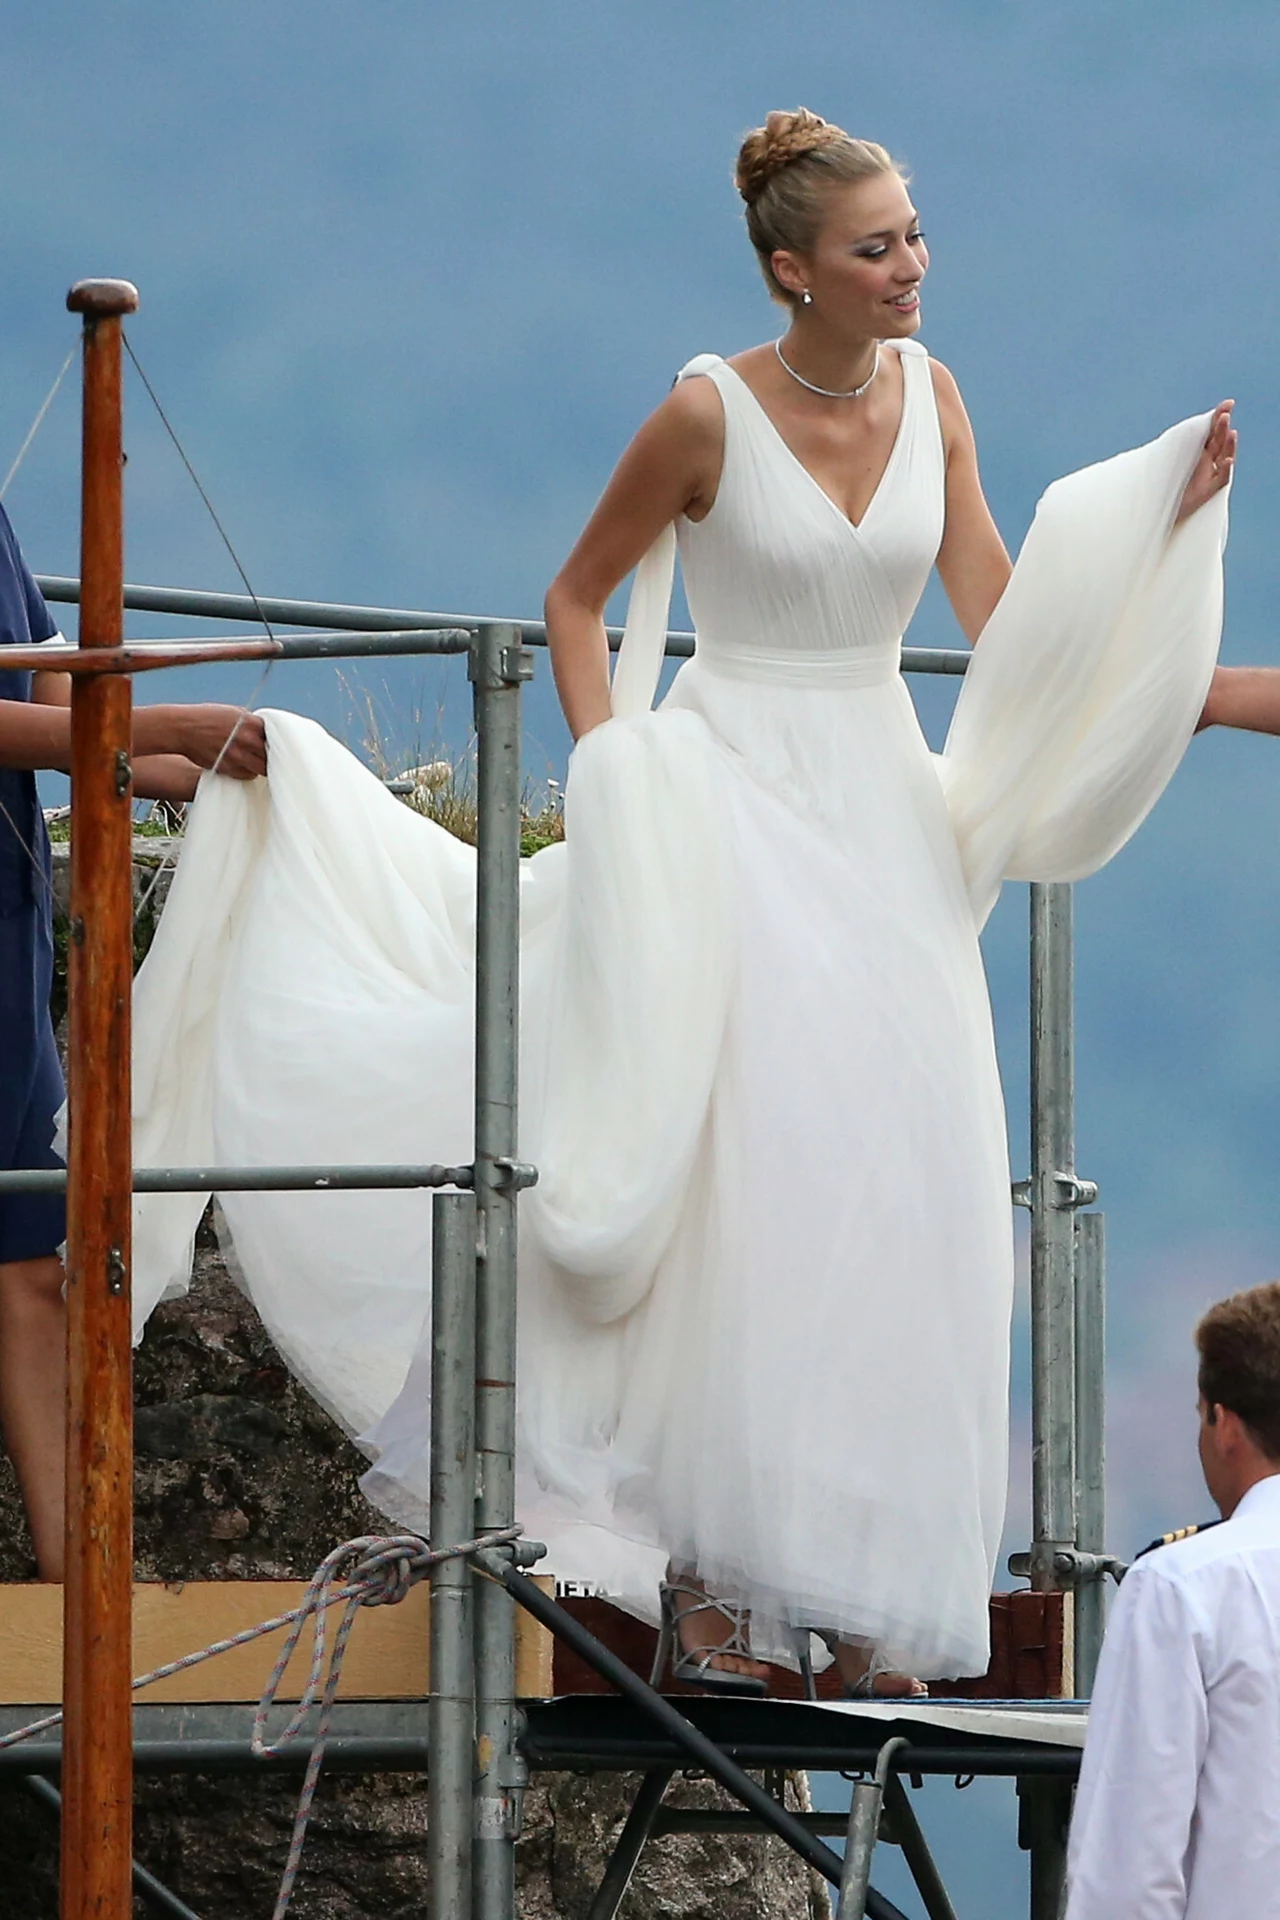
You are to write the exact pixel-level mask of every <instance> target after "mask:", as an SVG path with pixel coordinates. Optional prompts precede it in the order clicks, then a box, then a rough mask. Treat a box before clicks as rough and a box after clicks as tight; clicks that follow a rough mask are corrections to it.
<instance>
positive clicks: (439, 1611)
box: [427, 1193, 476, 1920]
mask: <svg viewBox="0 0 1280 1920" xmlns="http://www.w3.org/2000/svg"><path fill="white" fill-rule="evenodd" d="M475 1274H476V1203H475V1197H474V1195H472V1194H469V1193H438V1194H437V1195H436V1197H435V1201H434V1203H433V1207H432V1239H431V1541H432V1544H433V1545H434V1546H439V1545H442V1544H444V1543H445V1542H447V1541H453V1540H465V1539H467V1537H468V1535H469V1534H470V1531H471V1523H472V1519H473V1516H474V1513H475V1499H476V1450H475V1433H474V1413H475V1374H476V1316H475ZM471 1614H472V1574H471V1567H470V1563H469V1562H468V1561H466V1560H461V1559H455V1560H441V1561H440V1562H439V1563H438V1564H437V1565H436V1566H435V1567H433V1569H432V1572H431V1700H430V1707H429V1710H428V1721H427V1737H428V1740H429V1742H430V1750H431V1767H430V1771H429V1772H428V1774H427V1845H428V1849H429V1855H430V1871H431V1880H430V1885H429V1887H428V1902H429V1905H428V1913H429V1916H430V1920H469V1917H470V1913H471V1777H472V1771H473V1768H474V1764H475V1672H474V1660H475V1652H474V1645H473V1640H472V1629H471Z"/></svg>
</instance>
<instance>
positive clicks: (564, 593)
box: [546, 379, 724, 740]
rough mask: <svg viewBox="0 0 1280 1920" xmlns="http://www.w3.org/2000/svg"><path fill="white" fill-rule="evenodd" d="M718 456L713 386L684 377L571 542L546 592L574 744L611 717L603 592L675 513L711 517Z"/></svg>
mask: <svg viewBox="0 0 1280 1920" xmlns="http://www.w3.org/2000/svg"><path fill="white" fill-rule="evenodd" d="M723 459H724V413H723V410H722V408H721V404H720V396H719V394H718V393H717V392H716V390H715V387H714V385H713V384H712V382H711V381H710V380H697V379H695V380H686V381H684V382H682V383H681V385H680V386H678V387H676V388H674V389H673V391H672V392H671V393H670V394H668V396H667V398H666V399H665V400H664V401H663V403H662V405H661V406H660V407H659V408H658V410H657V412H656V413H654V414H652V415H651V416H650V417H649V419H648V420H646V421H645V423H644V425H643V426H642V427H641V429H640V431H639V433H638V434H637V435H636V437H635V439H634V440H633V441H632V442H631V445H630V446H629V447H628V448H627V450H626V452H625V453H624V454H623V456H622V458H621V460H620V461H619V462H618V466H617V469H616V470H615V472H614V475H613V478H612V479H611V480H610V482H609V484H608V486H607V487H606V488H605V491H604V494H603V496H602V498H601V500H600V504H599V506H598V507H597V508H596V510H595V512H594V513H593V514H592V516H591V518H590V520H589V521H588V522H587V525H586V527H585V528H584V530H583V533H582V537H581V539H580V540H579V541H578V544H577V546H576V547H575V548H574V549H573V552H572V553H571V554H570V555H569V558H568V559H567V560H566V561H565V563H564V565H563V567H561V569H560V571H559V573H558V574H557V575H556V577H555V579H554V580H553V581H552V583H551V585H550V587H549V588H548V589H547V599H546V620H547V645H548V647H549V648H550V650H551V667H552V671H553V672H554V674H555V680H556V691H557V693H558V694H559V695H560V704H561V706H562V707H563V708H564V717H565V719H566V720H567V721H568V723H569V731H570V732H571V733H572V735H573V737H574V739H575V740H580V739H581V738H582V736H583V734H584V733H589V732H590V731H591V729H592V727H598V726H599V725H600V723H601V721H602V720H607V719H608V718H609V643H608V640H607V638H606V636H605V630H604V609H605V606H606V603H607V602H608V599H609V595H610V594H611V593H612V592H613V590H614V588H615V587H616V586H617V585H618V584H619V582H620V581H622V580H625V579H626V577H627V575H628V574H629V573H630V571H631V569H632V568H633V567H634V566H635V565H636V564H637V562H638V561H639V560H641V559H642V558H643V556H644V555H645V554H646V553H647V552H648V551H649V548H650V547H651V546H652V545H653V543H654V541H655V540H656V539H657V537H658V535H659V534H660V533H661V532H662V529H663V528H664V527H666V526H669V525H670V524H671V522H672V521H673V520H674V519H675V518H676V516H677V515H678V514H681V513H687V514H689V515H690V516H691V517H692V518H694V519H701V518H702V517H703V515H705V514H706V513H707V512H709V511H710V508H711V505H712V503H713V501H714V500H715V494H716V488H717V486H718V485H719V480H720V468H721V464H722V462H723Z"/></svg>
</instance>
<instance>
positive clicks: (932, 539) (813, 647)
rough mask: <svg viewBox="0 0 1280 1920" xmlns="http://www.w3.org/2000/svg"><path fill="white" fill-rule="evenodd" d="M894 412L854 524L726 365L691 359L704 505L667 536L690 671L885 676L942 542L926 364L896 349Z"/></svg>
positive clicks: (904, 345) (907, 346)
mask: <svg viewBox="0 0 1280 1920" xmlns="http://www.w3.org/2000/svg"><path fill="white" fill-rule="evenodd" d="M896 350H897V352H898V353H899V355H900V357H901V361H902V417H901V420H900V422H899V426H898V432H897V436H896V438H895V440H894V443H893V448H892V451H891V452H890V455H889V461H888V465H887V466H886V467H885V470H884V473H883V475H882V476H881V480H880V484H879V486H878V487H877V488H876V491H875V494H874V495H873V497H872V500H871V503H870V505H869V506H868V507H867V510H866V512H865V513H864V514H863V516H862V519H861V521H860V522H859V523H858V525H857V526H855V525H854V524H853V522H852V521H851V520H850V519H849V518H848V516H847V515H846V514H845V513H844V512H843V511H842V510H841V508H840V507H838V506H837V505H836V503H835V501H834V500H832V499H831V497H830V495H829V494H827V493H826V492H824V490H823V489H822V487H820V486H819V484H818V482H817V481H816V480H815V479H814V478H813V476H812V474H810V473H809V472H808V470H807V469H806V468H805V467H804V466H803V464H802V463H801V461H800V460H799V459H798V458H797V457H796V455H795V454H794V453H793V452H792V451H791V449H790V447H788V446H787V444H786V442H785V441H784V440H783V438H782V436H781V435H780V434H779V432H778V430H777V428H776V427H775V426H774V424H773V422H772V421H771V420H770V418H769V416H768V414H767V413H766V412H765V410H764V408H763V407H762V406H761V405H760V402H759V401H758V400H757V399H756V397H755V395H754V394H753V393H752V392H751V389H750V388H749V387H748V386H747V385H746V383H745V381H744V380H743V379H742V378H741V377H740V375H738V374H737V373H735V372H734V370H733V368H732V367H731V366H730V365H729V364H728V362H727V361H725V360H722V359H720V358H719V356H718V355H715V354H700V355H699V356H698V358H697V359H695V360H691V361H690V362H689V364H688V365H687V366H686V367H685V368H684V369H683V370H682V372H681V375H680V377H681V379H687V378H690V377H693V376H695V375H705V376H706V378H708V379H710V380H712V381H714V383H715V386H716V389H717V391H718V392H719V394H720V397H721V400H722V402H723V404H724V422H725V442H724V464H723V468H722V471H721V476H720V485H719V488H718V490H717V493H716V498H715V502H714V504H713V506H712V508H711V510H710V512H709V513H708V514H707V515H706V517H705V518H704V519H702V520H699V521H693V520H688V519H681V520H680V521H678V522H677V526H676V537H677V540H678V543H679V549H680V560H681V565H682V567H683V570H684V578H685V586H686V589H687V591H688V596H689V607H690V611H691V612H692V614H693V620H694V626H695V628H696V630H697V636H698V649H697V659H698V663H699V665H701V666H703V667H706V668H707V669H709V670H710V671H711V672H713V673H720V674H724V675H728V676H732V677H734V678H740V679H752V680H766V681H777V682H781V683H786V684H807V683H808V682H809V681H810V680H811V679H812V677H813V676H814V675H815V674H816V675H817V676H819V677H820V679H821V681H822V683H823V684H826V685H855V686H856V685H865V686H874V685H879V684H881V683H883V682H884V681H887V680H891V679H892V678H893V677H894V675H895V674H896V673H897V672H898V665H899V657H900V652H901V644H902V633H903V630H904V628H905V627H906V625H907V622H908V621H909V620H910V618H911V615H912V614H913V613H914V611H915V608H916V604H917V602H918V601H919V599H920V595H921V593H922V592H923V591H924V585H925V581H926V580H927V579H928V577H929V569H930V568H931V567H932V565H933V562H934V559H935V558H936V556H937V552H938V548H939V546H940V544H941V541H942V528H943V517H944V508H945V499H944V494H945V458H944V454H943V446H942V433H941V429H940V426H939V422H938V409H937V403H936V400H935V397H934V391H933V380H932V377H931V375H930V372H929V356H928V354H927V353H926V352H925V350H924V348H923V347H921V346H919V345H918V344H917V343H916V342H915V341H901V342H898V343H897V344H896Z"/></svg>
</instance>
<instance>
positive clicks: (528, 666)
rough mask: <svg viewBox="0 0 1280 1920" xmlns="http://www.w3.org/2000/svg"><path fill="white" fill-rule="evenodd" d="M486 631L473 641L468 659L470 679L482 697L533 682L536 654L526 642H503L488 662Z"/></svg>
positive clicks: (473, 638) (481, 632)
mask: <svg viewBox="0 0 1280 1920" xmlns="http://www.w3.org/2000/svg"><path fill="white" fill-rule="evenodd" d="M484 637H485V636H484V632H483V630H482V631H480V632H478V633H475V634H473V635H472V637H471V647H470V650H469V652H468V656H467V678H468V680H470V682H471V684H472V686H473V687H475V688H476V689H477V690H478V691H480V692H482V693H500V692H502V690H503V689H504V688H507V687H518V686H520V685H522V683H523V682H524V681H526V680H532V678H533V653H532V651H531V649H530V648H528V647H526V646H525V644H524V642H523V640H520V639H515V640H504V641H502V642H501V643H500V644H499V645H498V647H497V648H496V649H495V650H494V652H493V655H492V658H490V659H487V660H486V659H485V658H484V654H485V652H486V651H487V650H486V648H485V646H484Z"/></svg>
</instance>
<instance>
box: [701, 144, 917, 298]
mask: <svg viewBox="0 0 1280 1920" xmlns="http://www.w3.org/2000/svg"><path fill="white" fill-rule="evenodd" d="M881 173H896V174H898V175H899V176H900V177H901V178H903V179H905V178H906V175H905V173H904V172H903V170H902V168H901V167H900V166H899V165H898V163H897V161H896V160H894V159H893V157H892V156H891V155H890V154H889V153H887V152H886V151H885V149H884V148H883V147H881V146H877V145H876V143H875V141H874V140H855V139H854V138H853V136H852V134H848V133H846V132H845V131H844V129H843V128H842V127H837V126H835V125H833V124H832V122H831V121H830V120H823V119H820V118H819V116H818V115H817V114H816V113H810V112H809V109H808V108H807V107H797V108H796V109H795V111H794V112H793V113H771V114H770V115H769V116H768V118H767V119H766V121H765V123H764V125H763V126H762V127H753V128H752V130H751V132H750V133H749V134H748V135H747V137H746V139H745V140H744V141H743V143H742V145H741V147H740V148H739V149H738V164H737V166H736V167H735V169H734V175H733V177H734V184H735V185H736V187H737V189H738V192H739V193H740V194H741V195H742V197H743V199H744V200H745V201H746V203H747V233H748V235H749V237H750V240H751V244H752V246H753V247H754V248H755V250H756V255H757V257H758V259H759V261H760V271H761V272H762V273H763V275H764V279H765V285H766V286H767V287H768V289H769V293H770V295H771V297H772V298H773V299H775V300H780V301H781V302H782V303H783V305H784V306H789V307H793V306H795V305H796V304H797V300H798V295H796V294H794V293H792V292H791V291H790V290H789V289H788V288H786V287H784V286H783V285H782V283H781V281H779V280H778V279H777V277H776V276H775V274H774V271H773V266H772V259H773V255H774V254H775V253H779V252H785V253H809V252H811V251H812V248H813V243H814V241H815V240H816V239H817V237H818V231H819V229H820V227H821V226H822V217H823V213H824V211H825V206H826V199H827V195H828V194H829V192H830V191H831V189H832V187H836V186H846V185H848V184H849V183H850V182H851V181H854V180H870V179H873V178H874V177H875V175H877V174H881Z"/></svg>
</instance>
